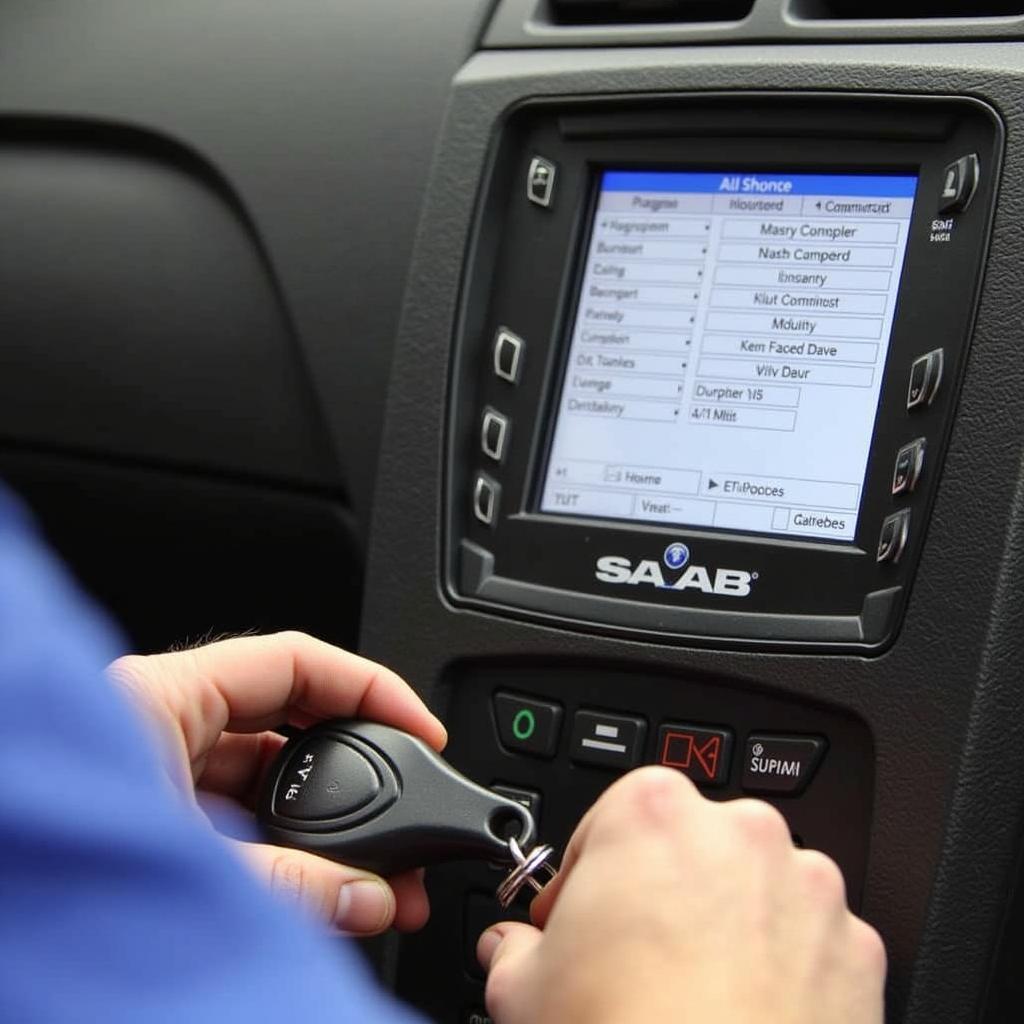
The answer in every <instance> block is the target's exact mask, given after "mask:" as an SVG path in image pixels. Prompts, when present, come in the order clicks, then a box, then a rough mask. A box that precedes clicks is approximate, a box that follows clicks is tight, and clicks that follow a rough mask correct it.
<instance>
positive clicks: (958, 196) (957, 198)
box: [939, 153, 980, 213]
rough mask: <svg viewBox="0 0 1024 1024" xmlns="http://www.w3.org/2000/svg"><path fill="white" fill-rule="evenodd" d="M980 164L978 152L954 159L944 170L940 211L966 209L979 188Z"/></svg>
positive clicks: (948, 211)
mask: <svg viewBox="0 0 1024 1024" xmlns="http://www.w3.org/2000/svg"><path fill="white" fill-rule="evenodd" d="M979 177H980V165H979V163H978V154H977V153H968V154H967V156H962V157H960V159H959V160H954V161H953V162H952V163H951V164H950V165H949V166H948V167H947V168H946V169H945V170H944V171H943V172H942V192H941V193H940V194H939V213H959V212H960V211H961V210H966V209H967V207H968V206H970V204H971V200H972V199H973V198H974V193H975V192H976V191H977V190H978V178H979Z"/></svg>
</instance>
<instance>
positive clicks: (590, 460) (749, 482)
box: [540, 171, 917, 541]
mask: <svg viewBox="0 0 1024 1024" xmlns="http://www.w3.org/2000/svg"><path fill="white" fill-rule="evenodd" d="M916 185H917V179H916V177H912V176H904V175H900V176H897V175H860V174H856V175H852V174H851V175H843V174H789V175H787V174H776V173H772V174H755V173H749V172H742V173H735V172H728V173H706V172H702V173H688V172H668V171H606V172H604V173H603V175H602V179H601V183H600V191H599V195H598V200H597V205H596V210H595V214H594V222H593V225H592V230H591V236H590V243H589V248H588V251H587V253H586V258H585V265H584V268H583V279H582V285H581V290H580V296H579V302H578V307H577V310H576V317H575V322H574V326H573V332H572V337H571V341H570V347H569V352H568V361H567V365H566V370H565V377H564V381H563V384H562V392H561V395H560V398H559V402H558V406H557V415H556V420H555V427H554V437H553V440H552V444H551V450H550V456H549V459H548V464H547V472H546V476H545V480H544V483H543V488H542V493H541V502H540V508H541V511H543V512H549V513H562V514H569V515H576V516H587V517H602V518H615V519H628V520H634V521H643V522H652V523H665V524H673V525H682V526H693V527H711V528H719V529H728V530H739V531H752V532H763V533H774V534H782V535H792V536H804V537H816V538H830V539H834V540H842V541H852V540H853V539H854V535H855V531H856V527H857V518H858V511H859V508H860V503H861V491H862V488H863V484H864V478H865V473H866V469H867V461H868V453H869V450H870V446H871V437H872V433H873V430H874V423H875V417H876V413H877V408H878V399H879V393H880V390H881V385H882V376H883V370H884V367H885V361H886V355H887V352H888V347H889V338H890V334H891V331H892V324H893V316H894V313H895V306H896V296H897V292H898V289H899V283H900V275H901V272H902V268H903V260H904V254H905V251H906V245H907V234H908V230H909V225H910V217H911V210H912V207H913V201H914V193H915V190H916Z"/></svg>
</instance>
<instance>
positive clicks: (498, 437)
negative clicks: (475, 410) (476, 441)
mask: <svg viewBox="0 0 1024 1024" xmlns="http://www.w3.org/2000/svg"><path fill="white" fill-rule="evenodd" d="M507 438H508V417H507V416H503V415H502V414H501V413H500V412H496V411H495V410H494V409H486V410H484V418H483V421H482V423H481V425H480V447H481V448H482V449H483V453H484V455H486V456H487V457H488V458H490V459H494V461H495V462H501V461H502V459H504V458H505V442H506V440H507Z"/></svg>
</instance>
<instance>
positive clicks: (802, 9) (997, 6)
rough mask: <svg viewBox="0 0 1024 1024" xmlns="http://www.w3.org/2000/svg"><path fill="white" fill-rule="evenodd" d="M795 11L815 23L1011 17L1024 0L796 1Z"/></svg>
mask: <svg viewBox="0 0 1024 1024" xmlns="http://www.w3.org/2000/svg"><path fill="white" fill-rule="evenodd" d="M791 10H792V13H793V15H795V16H796V17H798V18H806V19H807V20H811V21H830V20H834V21H917V20H944V19H951V18H1009V17H1014V16H1019V15H1021V14H1024V0H930V2H929V0H795V2H794V4H793V7H792V9H791Z"/></svg>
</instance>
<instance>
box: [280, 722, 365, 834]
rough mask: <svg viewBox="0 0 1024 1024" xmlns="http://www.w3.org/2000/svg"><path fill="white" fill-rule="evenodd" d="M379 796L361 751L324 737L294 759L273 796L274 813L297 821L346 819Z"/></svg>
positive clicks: (306, 745)
mask: <svg viewBox="0 0 1024 1024" xmlns="http://www.w3.org/2000/svg"><path fill="white" fill-rule="evenodd" d="M379 792H380V779H379V778H378V777H377V772H376V771H375V770H374V767H373V765H372V764H370V762H369V761H368V760H367V759H366V757H365V756H364V755H363V754H362V753H360V751H358V750H356V749H354V748H353V747H350V746H349V745H348V744H347V743H342V742H340V741H339V740H335V739H331V738H329V737H326V736H321V737H316V738H315V739H311V740H309V741H308V742H307V743H304V744H303V745H302V746H301V747H299V749H298V750H296V751H295V753H294V755H292V758H291V760H290V761H289V762H288V767H287V768H286V770H285V771H284V772H283V773H282V774H281V778H280V780H279V781H278V783H277V787H276V789H275V792H274V813H275V814H280V815H282V816H283V817H287V818H294V819H295V820H297V821H329V820H330V819H332V818H344V817H345V816H346V815H349V814H353V813H355V812H356V811H358V810H359V809H360V808H361V807H365V806H366V805H367V804H368V803H370V801H372V800H373V799H374V797H376V796H377V794H378V793H379Z"/></svg>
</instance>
